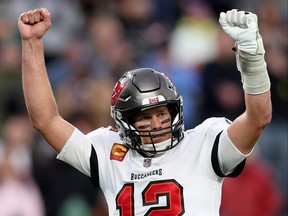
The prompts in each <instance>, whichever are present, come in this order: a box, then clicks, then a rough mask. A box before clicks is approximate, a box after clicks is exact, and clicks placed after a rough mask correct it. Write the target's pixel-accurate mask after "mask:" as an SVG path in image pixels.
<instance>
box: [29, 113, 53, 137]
mask: <svg viewBox="0 0 288 216" xmlns="http://www.w3.org/2000/svg"><path fill="white" fill-rule="evenodd" d="M56 117H57V116H46V117H45V116H44V115H43V116H41V117H39V116H38V117H35V116H33V115H30V122H31V125H32V126H33V127H34V128H35V129H36V130H37V131H38V132H40V133H43V132H44V131H45V130H47V128H48V125H51V122H52V121H53V120H54V119H55V118H56Z"/></svg>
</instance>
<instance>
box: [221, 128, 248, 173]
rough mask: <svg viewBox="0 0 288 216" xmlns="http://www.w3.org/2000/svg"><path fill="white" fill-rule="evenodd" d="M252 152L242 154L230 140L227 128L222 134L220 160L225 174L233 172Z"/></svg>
mask: <svg viewBox="0 0 288 216" xmlns="http://www.w3.org/2000/svg"><path fill="white" fill-rule="evenodd" d="M251 152H252V151H251ZM251 152H250V153H249V154H242V153H241V152H240V151H239V150H238V149H237V148H236V147H235V145H234V144H233V143H232V141H231V140H230V138H229V136H228V133H227V128H226V129H225V130H224V131H223V132H222V134H221V136H220V139H219V148H218V160H219V165H220V168H221V170H222V172H223V174H225V175H228V174H230V173H232V172H233V171H234V169H235V168H236V166H237V165H238V164H240V163H241V162H242V161H243V160H244V159H245V158H246V157H248V156H249V155H250V154H251Z"/></svg>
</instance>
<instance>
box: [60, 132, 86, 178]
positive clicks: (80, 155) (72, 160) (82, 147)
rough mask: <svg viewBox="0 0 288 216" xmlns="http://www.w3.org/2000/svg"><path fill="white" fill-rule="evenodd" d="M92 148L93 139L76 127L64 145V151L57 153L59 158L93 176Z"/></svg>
mask: <svg viewBox="0 0 288 216" xmlns="http://www.w3.org/2000/svg"><path fill="white" fill-rule="evenodd" d="M91 149H92V140H91V139H90V138H89V137H88V136H86V135H84V134H83V133H82V132H81V131H79V130H78V129H77V128H75V129H74V131H73V133H72V135H71V137H70V138H69V140H68V141H67V142H66V144H65V145H64V147H63V149H62V151H61V152H60V153H59V154H58V155H57V159H59V160H62V161H64V162H66V163H68V164H70V165H71V166H73V167H74V168H76V169H77V170H79V171H80V172H82V173H83V174H85V175H87V176H89V177H91V174H90V155H91Z"/></svg>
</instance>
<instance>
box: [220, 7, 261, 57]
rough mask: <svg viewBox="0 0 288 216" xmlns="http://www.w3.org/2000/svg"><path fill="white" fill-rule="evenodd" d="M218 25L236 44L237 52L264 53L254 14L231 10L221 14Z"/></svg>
mask: <svg viewBox="0 0 288 216" xmlns="http://www.w3.org/2000/svg"><path fill="white" fill-rule="evenodd" d="M219 23H220V25H221V26H222V28H223V30H224V31H225V32H226V34H228V35H229V36H230V37H231V38H233V39H234V40H235V41H236V42H237V48H238V49H239V50H241V51H243V52H247V53H250V54H263V53H265V50H264V47H263V41H262V37H261V36H260V34H259V29H258V18H257V16H256V15H255V14H253V13H251V12H246V11H239V10H236V9H233V10H231V11H227V13H224V12H222V13H221V14H220V18H219Z"/></svg>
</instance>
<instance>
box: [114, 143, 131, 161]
mask: <svg viewBox="0 0 288 216" xmlns="http://www.w3.org/2000/svg"><path fill="white" fill-rule="evenodd" d="M127 152H128V148H127V147H126V146H124V145H121V144H118V143H114V144H113V146H112V149H111V153H110V160H117V161H123V159H124V157H125V155H126V153H127Z"/></svg>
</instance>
